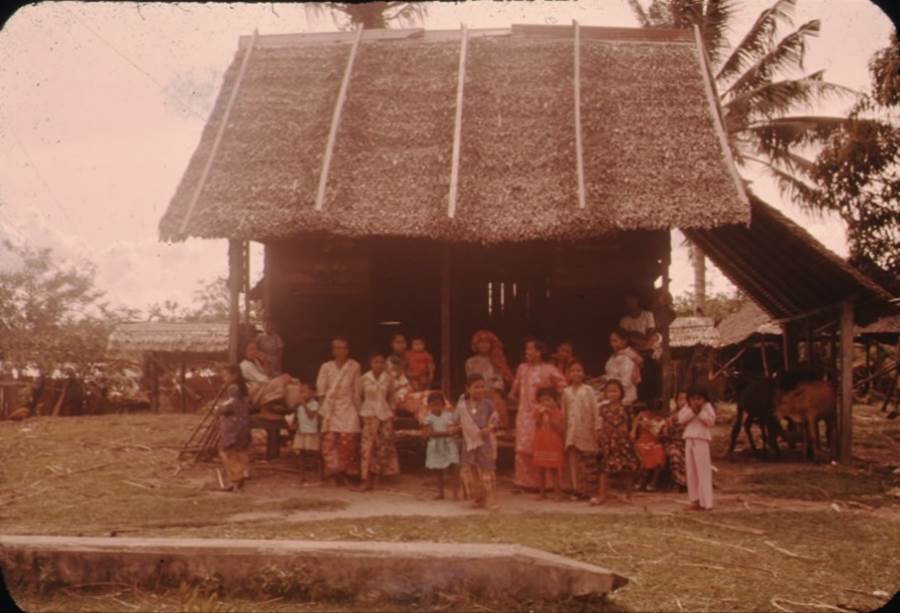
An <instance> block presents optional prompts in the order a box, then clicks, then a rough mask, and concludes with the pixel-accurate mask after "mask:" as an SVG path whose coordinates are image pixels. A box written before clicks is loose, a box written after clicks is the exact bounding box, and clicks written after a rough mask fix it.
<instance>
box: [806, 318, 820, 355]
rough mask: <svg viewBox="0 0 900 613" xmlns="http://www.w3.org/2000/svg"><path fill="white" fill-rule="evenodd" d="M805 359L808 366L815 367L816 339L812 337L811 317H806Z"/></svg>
mask: <svg viewBox="0 0 900 613" xmlns="http://www.w3.org/2000/svg"><path fill="white" fill-rule="evenodd" d="M806 361H807V362H809V366H810V368H815V367H816V363H817V362H818V361H819V358H818V356H817V355H816V339H815V338H814V337H813V329H812V319H810V318H809V317H807V318H806Z"/></svg>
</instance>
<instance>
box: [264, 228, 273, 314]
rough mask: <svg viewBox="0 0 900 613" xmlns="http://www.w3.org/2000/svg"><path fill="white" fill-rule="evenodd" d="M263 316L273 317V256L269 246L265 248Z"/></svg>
mask: <svg viewBox="0 0 900 613" xmlns="http://www.w3.org/2000/svg"><path fill="white" fill-rule="evenodd" d="M263 249H264V251H263V314H264V315H265V316H271V315H272V275H273V273H272V254H271V248H270V246H269V245H268V244H266V245H265V246H264V247H263Z"/></svg>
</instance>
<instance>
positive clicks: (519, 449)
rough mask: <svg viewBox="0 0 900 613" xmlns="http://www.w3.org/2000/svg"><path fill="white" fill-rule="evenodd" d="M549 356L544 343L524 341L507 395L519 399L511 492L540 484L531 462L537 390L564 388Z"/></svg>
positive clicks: (538, 473)
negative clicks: (514, 465)
mask: <svg viewBox="0 0 900 613" xmlns="http://www.w3.org/2000/svg"><path fill="white" fill-rule="evenodd" d="M549 358H550V356H549V351H548V350H547V345H546V344H544V343H543V342H541V341H539V340H535V339H527V340H526V341H525V362H523V363H522V364H520V365H519V368H518V370H516V376H515V379H514V380H513V384H512V389H511V390H510V398H515V399H517V400H518V402H519V405H518V409H517V410H516V472H515V478H514V479H513V482H514V483H515V486H516V488H517V489H515V490H513V491H521V490H522V489H533V490H537V489H538V488H539V487H540V486H541V475H540V471H539V470H538V469H537V468H535V467H534V465H533V461H532V447H533V444H534V431H535V427H536V424H535V420H534V413H535V408H537V406H538V401H537V392H538V390H539V389H541V388H543V387H555V388H556V390H557V391H559V392H561V391H562V390H563V388H565V387H566V377H565V375H563V374H562V373H561V372H559V369H558V368H556V366H554V365H553V364H550V363H549V361H548V360H549Z"/></svg>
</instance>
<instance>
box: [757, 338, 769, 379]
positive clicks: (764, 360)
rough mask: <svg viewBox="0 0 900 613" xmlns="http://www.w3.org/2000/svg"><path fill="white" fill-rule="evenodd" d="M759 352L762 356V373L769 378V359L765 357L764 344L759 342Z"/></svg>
mask: <svg viewBox="0 0 900 613" xmlns="http://www.w3.org/2000/svg"><path fill="white" fill-rule="evenodd" d="M759 352H760V353H761V354H762V363H763V372H764V373H765V375H766V376H767V377H768V376H769V359H768V358H767V357H766V342H765V341H760V343H759Z"/></svg>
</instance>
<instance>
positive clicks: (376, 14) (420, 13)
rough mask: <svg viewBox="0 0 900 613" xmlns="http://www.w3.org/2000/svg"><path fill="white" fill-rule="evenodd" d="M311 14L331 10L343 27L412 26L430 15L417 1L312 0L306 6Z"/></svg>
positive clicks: (314, 15) (320, 13)
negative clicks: (336, 0) (324, 0)
mask: <svg viewBox="0 0 900 613" xmlns="http://www.w3.org/2000/svg"><path fill="white" fill-rule="evenodd" d="M304 7H305V8H306V10H307V12H308V14H310V15H311V16H312V17H318V16H320V15H322V14H323V13H324V12H329V13H330V14H331V16H332V18H333V19H334V21H335V23H338V19H340V20H341V23H340V24H339V27H340V28H341V29H350V28H355V27H356V26H357V25H360V24H361V25H362V26H363V28H365V29H366V30H372V29H386V28H390V27H391V26H392V25H394V24H400V25H402V26H407V27H409V26H412V25H415V24H416V23H420V22H421V21H422V20H423V19H424V18H425V16H426V15H427V14H428V8H427V7H426V6H424V5H423V4H421V3H418V2H364V3H356V2H313V3H310V4H306V5H304Z"/></svg>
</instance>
